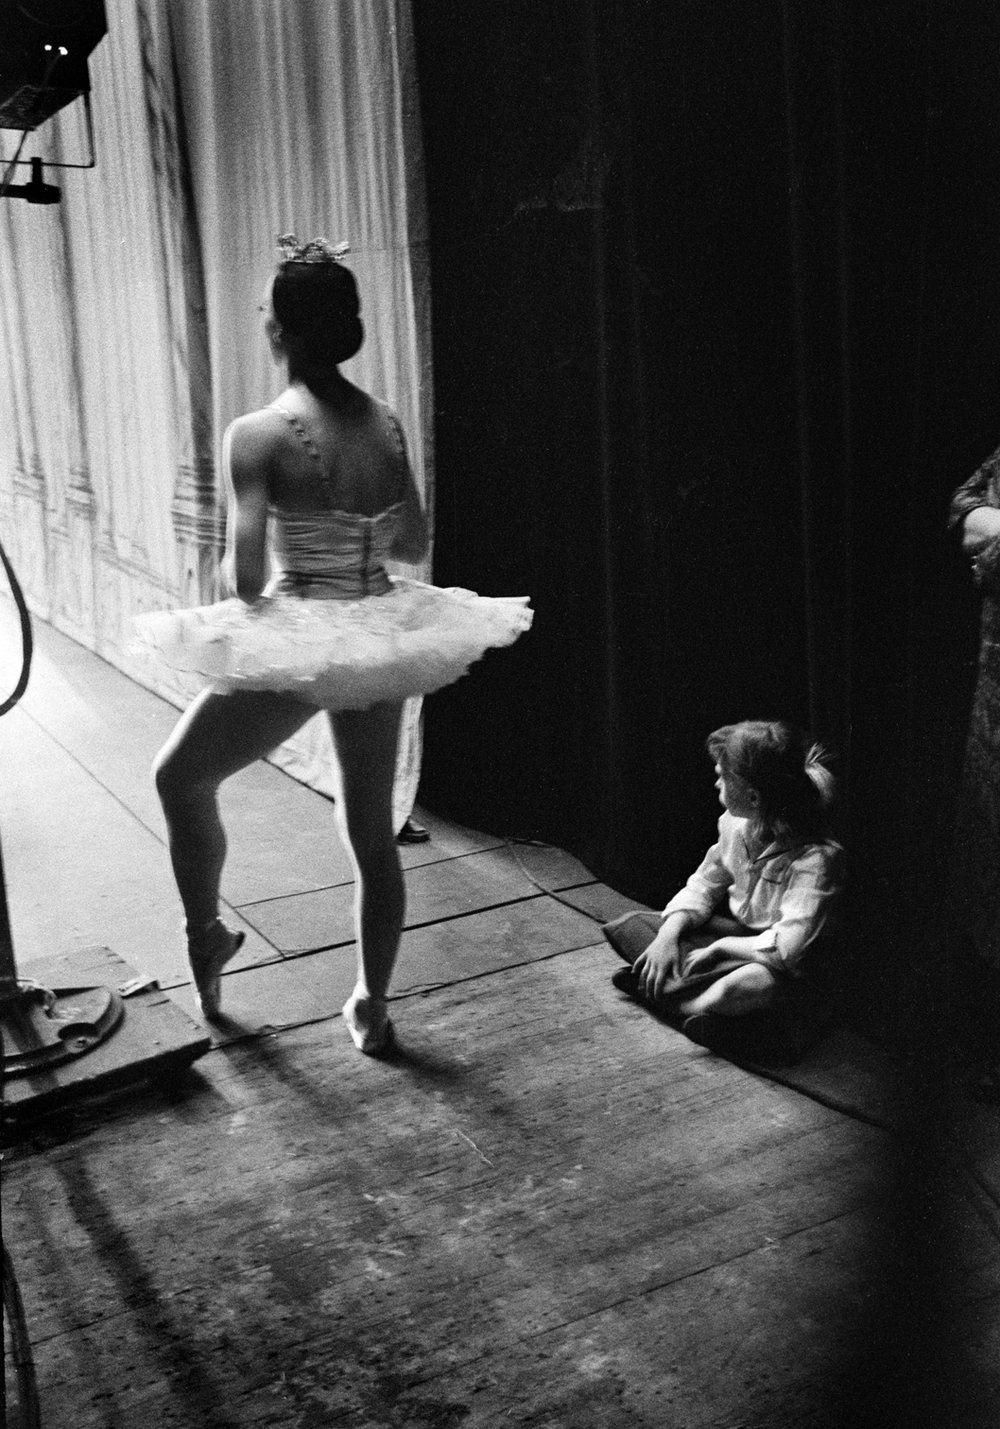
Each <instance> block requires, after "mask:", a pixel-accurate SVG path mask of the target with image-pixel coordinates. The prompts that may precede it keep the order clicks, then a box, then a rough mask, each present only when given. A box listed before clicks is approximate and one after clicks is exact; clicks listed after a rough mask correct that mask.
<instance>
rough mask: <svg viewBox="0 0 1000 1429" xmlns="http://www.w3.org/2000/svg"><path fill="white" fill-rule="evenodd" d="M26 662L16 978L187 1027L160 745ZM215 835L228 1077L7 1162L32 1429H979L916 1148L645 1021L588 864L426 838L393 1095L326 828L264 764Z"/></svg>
mask: <svg viewBox="0 0 1000 1429" xmlns="http://www.w3.org/2000/svg"><path fill="white" fill-rule="evenodd" d="M10 634H11V627H10V622H9V612H7V613H5V614H4V623H2V624H0V636H3V637H4V638H7V637H9V636H10ZM36 636H37V638H38V644H39V653H38V657H37V661H36V666H35V670H34V673H33V676H32V681H31V686H30V688H29V691H28V694H27V696H26V697H25V699H24V701H23V702H22V704H21V705H20V706H18V708H17V709H15V710H14V711H13V712H12V713H11V714H9V715H8V716H6V717H4V718H3V719H2V720H0V766H2V770H3V803H2V808H0V832H2V837H3V848H4V855H5V864H6V874H7V882H8V890H9V901H10V908H11V917H12V922H13V930H14V940H15V947H16V949H17V953H18V958H19V962H25V963H27V962H29V961H30V960H32V959H34V958H40V957H43V956H48V955H52V954H54V953H58V952H60V951H65V950H69V951H72V950H74V949H80V948H85V947H87V946H90V945H93V944H106V945H107V946H109V947H111V948H112V949H113V951H114V952H116V953H117V954H119V955H120V956H121V957H122V958H124V959H126V960H127V961H128V962H129V963H131V964H133V965H135V966H136V967H138V968H140V969H141V970H142V971H144V972H148V973H150V974H153V975H155V976H156V977H157V978H158V979H159V981H160V984H161V986H162V987H163V988H164V989H166V990H168V992H169V995H170V997H171V998H172V999H173V1000H175V1002H176V1004H177V1005H178V1006H179V1007H180V1008H182V1009H183V1010H184V1011H185V1012H186V1013H188V1014H190V1015H191V1016H194V1015H195V1007H194V1002H193V998H192V996H191V990H190V987H189V985H188V981H187V972H186V967H185V961H184V956H183V943H182V938H181V933H180V919H179V916H178V912H177V908H176V904H175V896H174V893H173V889H172V885H171V882H170V875H169V870H168V866H167V859H166V854H165V849H164V842H163V831H162V825H161V820H160V814H159V809H158V807H157V806H156V801H155V796H154V793H153V790H152V787H151V784H150V780H149V775H148V768H149V763H150V760H151V758H152V755H153V753H154V752H155V750H156V748H157V747H158V746H159V744H160V742H161V740H162V738H163V736H164V735H165V734H166V732H167V731H168V729H169V728H170V726H171V725H172V723H173V720H174V718H175V717H176V715H175V711H173V710H172V709H171V708H170V707H169V706H168V705H166V704H165V703H163V702H162V701H160V700H159V699H157V698H156V697H154V696H152V695H150V694H148V693H147V692H145V691H143V690H141V689H139V688H138V687H137V686H135V685H134V684H132V683H131V682H130V681H128V680H127V679H125V678H124V677H123V676H121V675H120V674H118V673H117V672H116V671H115V670H113V669H111V668H110V667H109V666H107V665H106V664H104V663H103V662H101V661H100V660H98V659H96V658H95V657H93V656H91V655H89V654H88V653H86V652H85V651H83V650H81V649H80V648H79V647H78V646H76V645H74V644H73V643H72V642H70V641H68V640H65V639H64V638H62V637H60V636H58V635H56V634H55V633H54V632H52V631H51V630H50V629H49V628H48V627H46V626H44V625H42V624H41V622H37V623H36ZM8 648H9V644H8ZM224 803H225V811H226V815H227V819H228V822H229V827H230V834H231V852H230V862H229V866H228V868H227V872H226V877H225V883H224V895H225V899H226V902H227V904H228V906H229V909H230V910H231V915H232V917H233V919H234V921H235V922H237V923H238V924H239V925H240V926H243V927H245V928H246V930H247V933H248V937H247V941H246V944H245V946H244V949H243V951H242V954H241V956H240V958H239V960H238V962H237V963H236V965H235V966H234V969H233V970H232V971H231V972H230V973H229V974H228V975H227V977H226V979H225V983H224V993H225V1006H226V1009H227V1011H228V1014H229V1017H228V1020H227V1022H226V1024H225V1026H224V1027H223V1028H222V1029H221V1030H219V1031H217V1032H215V1033H214V1034H213V1047H212V1050H211V1051H210V1052H209V1053H208V1054H207V1055H206V1056H204V1057H203V1058H202V1059H201V1060H199V1061H198V1062H196V1063H195V1065H194V1066H193V1067H192V1068H191V1069H190V1071H188V1072H187V1073H185V1074H184V1075H183V1076H182V1077H179V1078H177V1079H175V1080H174V1081H173V1082H172V1084H170V1085H166V1086H164V1085H156V1086H146V1087H143V1088H140V1089H136V1090H134V1091H132V1092H129V1093H127V1094H118V1095H116V1096H114V1097H111V1098H107V1099H104V1100H101V1101H100V1102H97V1103H94V1104H86V1105H82V1106H77V1107H75V1108H74V1109H73V1110H71V1111H68V1112H65V1113H62V1114H59V1115H57V1116H53V1117H50V1118H47V1119H45V1120H44V1121H41V1122H39V1123H38V1124H37V1125H36V1126H34V1127H33V1128H32V1129H31V1130H30V1131H29V1132H26V1133H25V1132H22V1133H21V1134H19V1135H14V1136H13V1137H11V1138H9V1140H10V1144H9V1146H8V1148H7V1150H6V1152H5V1157H4V1175H3V1213H4V1239H5V1242H6V1244H7V1246H8V1248H9V1249H10V1251H11V1253H12V1255H13V1257H14V1260H15V1263H16V1265H17V1268H18V1273H19V1278H20V1281H21V1288H22V1292H23V1295H24V1299H25V1304H26V1312H27V1318H28V1325H29V1331H30V1335H31V1341H32V1345H33V1349H34V1356H35V1361H36V1365H37V1370H38V1379H39V1390H40V1395H41V1401H42V1409H43V1424H44V1425H45V1426H46V1429H134V1426H140V1425H144V1426H149V1429H159V1426H178V1429H208V1426H219V1429H222V1426H226V1427H227V1429H236V1426H266V1425H267V1426H282V1429H285V1427H286V1426H287V1429H292V1426H296V1429H321V1426H327V1425H331V1426H335V1425H345V1426H348V1425H350V1426H359V1427H360V1429H383V1426H409V1425H415V1426H440V1429H451V1426H456V1429H457V1426H470V1429H471V1426H480V1425H483V1426H485V1425H503V1426H505V1425H531V1426H536V1429H564V1426H565V1429H589V1426H594V1429H598V1426H600V1429H619V1426H621V1429H625V1426H649V1429H672V1427H673V1426H677V1429H783V1426H789V1429H821V1426H822V1429H826V1426H829V1429H833V1426H844V1429H852V1426H855V1425H863V1424H866V1423H869V1422H870V1423H873V1424H874V1423H878V1424H880V1425H883V1426H884V1425H888V1424H890V1423H894V1422H899V1423H900V1424H903V1423H906V1424H907V1425H908V1426H918V1425H920V1424H922V1423H927V1424H928V1425H935V1426H941V1429H956V1426H961V1429H978V1426H983V1429H986V1426H987V1425H990V1426H992V1425H993V1424H994V1423H995V1421H996V1403H997V1394H998V1391H1000V1374H998V1369H997V1357H996V1340H995V1334H996V1328H997V1323H998V1316H997V1307H998V1304H1000V1273H998V1267H997V1260H996V1240H995V1238H994V1237H993V1235H992V1234H991V1231H990V1226H989V1223H988V1219H987V1218H984V1217H983V1216H982V1215H980V1214H977V1212H976V1209H975V1207H974V1206H973V1205H972V1202H971V1201H970V1200H969V1199H968V1198H966V1197H963V1196H962V1195H960V1194H958V1193H955V1194H952V1192H951V1190H950V1189H949V1188H945V1189H943V1190H942V1189H941V1188H940V1187H939V1188H938V1190H937V1192H936V1193H935V1195H933V1196H931V1197H930V1198H929V1200H928V1203H927V1204H928V1206H929V1207H930V1213H934V1214H941V1215H942V1219H943V1221H944V1223H945V1224H946V1231H945V1233H944V1234H945V1239H946V1242H947V1256H946V1257H945V1256H943V1255H942V1256H939V1257H937V1258H934V1257H931V1258H930V1259H929V1260H928V1259H926V1258H925V1257H924V1256H923V1252H922V1251H921V1250H920V1248H919V1247H918V1249H917V1251H915V1252H914V1253H913V1255H911V1257H910V1258H909V1259H908V1258H907V1248H906V1246H905V1245H901V1239H902V1240H905V1235H903V1236H902V1237H901V1235H900V1232H899V1226H900V1206H899V1204H898V1200H897V1199H896V1198H897V1197H898V1195H899V1189H900V1186H901V1185H902V1186H905V1184H906V1183H905V1180H901V1176H900V1168H901V1164H902V1163H903V1162H905V1159H906V1154H907V1152H906V1148H905V1145H904V1144H903V1143H901V1140H900V1138H899V1136H898V1135H896V1134H895V1133H894V1132H893V1131H892V1130H890V1129H888V1128H887V1127H885V1126H881V1125H874V1124H871V1123H870V1122H868V1121H866V1120H864V1119H862V1118H860V1117H855V1116H851V1115H845V1114H844V1113H843V1111H841V1110H837V1109H835V1108H834V1107H833V1106H831V1105H829V1104H824V1103H823V1102H822V1101H821V1100H817V1099H815V1098H813V1097H810V1096H806V1095H803V1094H802V1093H801V1092H800V1091H798V1090H796V1089H794V1088H792V1087H789V1086H786V1085H782V1084H780V1083H778V1082H775V1081H773V1080H771V1079H768V1078H766V1077H762V1076H758V1075H755V1074H753V1073H752V1072H749V1071H746V1070H744V1069H741V1068H739V1067H736V1066H734V1065H732V1064H730V1063H728V1062H726V1061H724V1060H722V1059H720V1058H718V1057H715V1056H713V1055H711V1054H710V1053H708V1052H706V1051H705V1050H703V1049H701V1048H699V1047H696V1046H694V1045H693V1044H691V1043H689V1042H688V1041H687V1040H686V1039H685V1038H684V1037H683V1036H681V1035H680V1034H679V1033H677V1032H675V1031H673V1030H672V1029H670V1028H669V1027H666V1026H664V1025H662V1024H661V1023H659V1022H658V1021H656V1020H655V1019H653V1018H651V1017H649V1016H648V1015H646V1014H645V1013H644V1012H643V1011H642V1010H641V1009H639V1008H637V1007H635V1006H634V1005H632V1004H630V1003H628V1002H627V1001H626V1000H625V999H623V998H622V997H621V995H620V994H619V993H617V992H616V991H615V990H614V989H613V988H612V987H611V985H610V981H609V977H610V973H611V972H612V971H613V970H614V968H615V966H616V965H617V964H616V962H615V959H614V958H613V957H612V955H611V954H610V953H609V951H608V949H607V948H606V946H605V945H604V943H603V940H602V939H601V936H600V933H599V929H598V922H599V921H600V920H601V919H604V918H607V917H611V916H613V915H614V914H615V913H617V912H618V911H620V910H621V909H622V908H624V907H625V906H627V905H626V903H625V901H624V900H623V899H622V898H621V897H620V896H619V895H618V894H616V893H615V892H614V891H613V890H611V889H608V888H606V887H604V886H603V885H602V884H601V883H599V882H598V881H597V880H595V879H594V878H593V877H592V875H591V874H590V873H589V872H588V871H587V870H586V869H585V868H583V867H582V866H581V865H580V864H579V863H578V862H577V861H576V860H575V859H573V858H571V857H569V856H568V855H567V854H565V853H562V852H561V851H559V850H555V849H549V848H538V847H534V846H522V845H514V846H510V845H508V844H506V843H505V841H504V840H503V839H501V838H497V837H491V836H487V835H483V834H479V833H476V832H474V831H470V830H467V829H461V828H456V827H454V826H453V825H450V824H448V823H446V822H444V821H442V820H440V819H436V818H434V817H432V816H430V815H427V816H424V818H425V821H426V822H427V823H428V824H429V826H430V828H431V831H432V834H433V838H432V840H431V842H430V843H429V844H425V845H420V846H415V847H412V848H408V849H406V850H404V862H405V865H406V868H407V875H406V877H407V888H408V898H409V902H408V915H407V933H406V935H405V938H404V943H403V951H402V954H401V959H400V964H399V969H398V975H397V979H396V983H395V989H394V991H395V1001H394V1007H393V1016H394V1022H395V1025H396V1028H397V1036H398V1043H399V1048H398V1052H397V1053H396V1054H394V1055H393V1056H392V1057H391V1058H389V1059H386V1060H371V1059H368V1058H364V1057H362V1056H360V1055H359V1054H358V1053H357V1052H356V1051H355V1050H354V1048H353V1045H352V1044H351V1042H350V1040H349V1038H348V1037H347V1034H346V1031H345V1030H344V1028H343V1026H342V1024H341V1023H340V1021H339V1018H338V1012H339V1007H340V1005H341V1003H342V1002H343V1000H344V998H345V997H346V996H347V993H348V992H349V990H350V986H351V982H352V974H353V947H352V942H351V927H350V901H351V887H350V875H349V871H348V868H347V864H346V860H345V858H344V856H343V853H342V852H341V850H340V849H339V847H338V845H337V843H336V837H335V834H334V831H333V821H332V817H331V810H330V806H329V804H328V802H327V801H326V800H324V799H323V798H322V797H321V796H319V795H317V794H314V793H312V792H311V791H308V790H306V789H304V788H302V787H301V786H299V785H297V784H295V783H294V782H293V781H292V780H290V779H289V778H288V777H287V776H286V775H284V774H282V773H281V772H280V771H278V770H277V769H275V768H273V767H271V766H266V765H261V766H258V767H256V768H255V769H253V770H249V771H247V772H246V773H245V774H244V775H241V776H239V777H238V778H237V779H235V780H233V781H232V782H231V784H230V785H229V786H227V788H226V790H225V792H224ZM539 885H541V888H546V889H552V890H554V891H555V892H556V893H557V894H558V898H553V897H550V896H548V895H547V894H546V893H544V892H542V891H541V888H540V887H539ZM560 900H561V901H560ZM989 1116H990V1117H991V1118H992V1122H984V1123H982V1124H981V1125H980V1128H979V1131H978V1133H977V1134H978V1135H980V1137H988V1136H990V1135H995V1127H996V1124H997V1121H998V1120H1000V1118H998V1116H997V1113H996V1112H995V1111H992V1110H991V1111H990V1112H989ZM991 1127H992V1131H991V1130H990V1128H991ZM936 1175H937V1171H936V1170H935V1169H934V1168H932V1171H931V1176H932V1179H933V1177H934V1176H936ZM942 1177H943V1179H944V1180H947V1176H946V1174H945V1173H944V1172H942ZM903 1219H904V1221H905V1219H906V1218H905V1217H904V1218H903ZM924 1249H925V1248H924ZM911 1250H912V1247H911ZM911 1297H912V1303H911ZM914 1305H917V1306H918V1307H919V1309H917V1310H914ZM925 1311H926V1313H924V1312H925ZM935 1345H936V1346H937V1349H938V1351H940V1353H935V1352H934V1347H935ZM883 1391H884V1392H883ZM924 1410H926V1413H927V1415H928V1416H929V1417H927V1418H923V1417H921V1415H922V1414H923V1412H924ZM897 1411H898V1415H899V1417H898V1420H897V1419H896V1418H894V1413H895V1412H897Z"/></svg>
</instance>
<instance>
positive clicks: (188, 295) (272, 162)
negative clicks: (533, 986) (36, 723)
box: [0, 0, 433, 819]
mask: <svg viewBox="0 0 1000 1429" xmlns="http://www.w3.org/2000/svg"><path fill="white" fill-rule="evenodd" d="M107 15H108V34H107V36H106V37H105V39H104V40H103V41H102V42H101V44H100V45H99V46H98V47H97V49H96V50H95V51H94V53H93V55H92V57H91V65H90V69H91V83H92V90H93V107H94V114H95V123H96V131H97V160H98V162H97V167H96V169H94V170H93V171H77V170H64V171H55V170H53V171H51V173H50V175H49V177H50V178H55V179H57V180H58V182H59V183H60V184H61V186H62V189H63V198H62V202H61V203H60V204H59V205H55V206H52V207H50V208H41V207H31V206H28V205H26V204H23V203H20V202H17V201H12V200H5V201H4V202H3V203H2V205H0V238H2V251H0V280H2V284H3V289H2V291H3V298H2V326H0V341H2V349H0V364H2V365H0V381H2V383H3V389H2V390H3V392H4V399H5V401H4V405H5V410H6V411H7V413H9V414H10V419H9V420H7V421H5V422H4V423H3V424H2V427H0V461H2V474H0V520H2V522H3V528H4V533H5V543H6V544H7V546H8V549H9V550H10V553H11V555H12V557H13V559H14V562H15V565H16V567H17V569H18V572H19V576H20V578H21V580H22V583H23V585H24V588H25V591H26V594H27V596H28V599H29V602H30V604H31V606H32V609H33V610H34V611H35V612H36V613H37V614H39V615H40V616H42V617H44V618H46V619H49V620H51V621H52V622H53V624H55V625H56V626H58V627H59V628H60V629H62V630H64V631H66V632H67V633H68V634H70V635H72V636H74V637H75V638H76V639H78V640H80V641H81V642H82V643H84V644H86V645H88V646H90V647H91V648H93V649H95V650H97V651H98V652H99V653H100V654H101V655H103V656H104V657H105V658H106V659H108V660H110V661H111V662H112V663H113V664H115V665H118V666H119V667H120V668H122V669H124V670H126V671H127V672H128V673H130V674H132V675H134V676H135V677H136V678H137V679H139V680H140V681H142V682H143V683H146V684H151V685H152V686H153V687H154V688H156V689H157V690H158V692H159V693H161V694H164V695H166V696H167V697H168V698H170V699H172V700H173V701H174V702H176V703H181V702H183V701H184V699H186V698H187V697H188V695H189V694H190V693H191V690H190V688H189V687H185V686H184V684H183V683H182V682H181V681H180V680H179V679H174V678H172V677H171V676H170V675H169V674H166V673H161V672H157V673H154V672H152V671H151V670H150V669H149V668H148V667H146V666H145V665H140V664H137V663H136V662H135V660H134V659H133V658H132V657H131V656H130V655H129V652H128V642H129V620H130V618H131V617H132V616H133V615H134V614H136V613H137V612H139V611H142V610H146V609H154V608H159V607H163V606H165V605H171V604H185V605H188V604H197V603H199V602H206V601H211V600H214V599H216V598H218V595H219V593H220V592H219V587H218V564H219V556H220V554H221V546H222V541H223V533H224V492H223V489H222V483H221V473H220V471H219V469H218V466H217V459H218V452H219V446H220V441H221V436H222V432H223V431H224V429H225V427H226V426H227V425H228V423H229V422H230V421H232V419H233V418H234V417H236V416H237V415H239V414H240V413H242V412H245V411H248V410H251V409H253V408H256V407H260V406H263V405H266V403H267V402H268V401H270V400H271V399H272V397H273V396H274V395H275V392H276V388H277V384H278V377H279V374H278V372H277V370H276V369H274V368H273V367H271V366H270V365H269V361H268V357H267V353H266V347H265V343H264V340H263V334H262V321H261V315H260V312H259V305H260V303H261V300H262V296H263V292H264V288H265V284H266V281H267V278H268V276H269V274H270V273H271V272H272V271H273V266H274V261H275V257H276V250H275V242H274V240H275V237H276V236H277V234H279V233H283V232H287V231H296V232H298V234H299V235H300V237H302V238H309V237H315V236H317V235H321V234H322V235H325V236H328V237H330V238H333V239H346V240H347V241H348V242H349V243H350V245H351V258H350V260H349V262H350V266H351V267H352V269H353V270H354V272H355V273H356V275H357V278H358V283H359V287H360V290H361V293H362V304H363V313H362V316H363V319H364V323H365V329H366V342H365V345H364V347H363V348H362V350H361V352H360V354H359V355H358V357H357V358H355V359H353V360H352V362H351V363H350V364H347V366H346V369H345V370H346V372H347V375H348V376H350V377H351V378H352V380H354V381H357V382H358V383H359V384H360V385H361V386H363V387H365V388H367V389H368V390H370V391H372V392H374V393H375V394H376V395H378V396H381V397H383V398H384V399H385V400H386V401H388V402H389V403H390V404H391V405H392V406H393V407H394V408H395V409H396V410H397V412H398V413H399V415H400V418H401V421H402V423H403V427H404V429H405V431H406V433H407V437H408V442H409V448H410V455H411V460H412V464H413V467H414V471H415V474H416V477H417V481H418V485H419V486H420V487H421V489H422V491H423V493H424V496H425V499H426V500H427V502H428V505H431V504H432V500H433V491H432V486H433V482H432V442H431V427H430V394H431V367H430V348H429V330H428V325H427V316H428V302H429V296H428V291H429V290H428V261H427V234H426V222H425V203H424V195H423V167H422V155H421V136H420V127H419V108H418V101H417V95H416V88H415V85H416V77H415V67H414V60H413V53H412V50H413V36H412V33H411V22H410V7H409V0H391V2H390V3H385V4H379V5H371V4H368V3H366V0H339V3H338V4H336V5H330V4H328V3H325V0H300V3H297V4H295V5H288V4H285V3H283V2H282V0H108V5H107ZM78 129H79V121H78V118H77V116H76V114H75V113H74V112H73V110H72V108H71V109H69V110H64V111H62V113H60V114H59V115H57V116H55V118H54V119H53V120H52V121H50V123H49V124H48V125H46V126H43V128H42V129H41V130H39V131H38V132H37V133H36V134H35V135H33V136H31V137H30V138H29V141H28V144H27V145H26V149H25V157H27V156H29V155H30V154H32V153H40V154H42V155H44V156H48V157H50V158H59V157H60V156H65V157H69V153H70V151H71V150H72V149H73V147H74V145H78V141H79V133H78ZM75 156H76V155H75V154H74V157H75ZM400 570H401V571H402V572H404V573H406V574H414V575H417V576H420V577H426V576H427V574H428V572H429V561H428V562H424V563H423V564H422V565H421V566H419V567H410V566H407V567H400ZM419 713H420V702H419V701H411V702H409V704H408V707H407V715H406V719H405V721H404V738H403V741H402V747H401V752H400V778H399V781H398V785H399V787H398V791H397V792H398V805H399V807H398V810H397V819H401V818H402V817H403V816H405V813H406V812H408V809H409V806H410V805H411V804H412V800H413V797H414V795H415V792H416V780H417V777H418V774H419V762H420V760H419V750H420V723H419ZM330 753H331V744H330V734H329V728H328V725H327V721H326V720H325V719H323V718H322V717H318V718H317V719H315V720H312V721H310V723H309V724H308V725H307V726H306V727H305V729H304V730H303V731H302V732H301V734H300V735H299V736H298V737H297V738H296V739H295V740H293V741H291V742H290V744H289V745H287V746H284V747H283V748H282V749H281V750H280V751H278V752H277V753H276V755H275V759H276V762H278V763H280V764H281V765H282V767H284V768H286V769H288V770H289V772H291V773H293V774H295V775H296V776H297V777H299V778H302V779H304V780H305V781H306V782H309V783H311V784H313V785H314V786H315V787H317V788H320V789H321V790H322V791H323V792H325V793H332V792H333V786H332V782H331V772H330V771H331V761H330Z"/></svg>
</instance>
